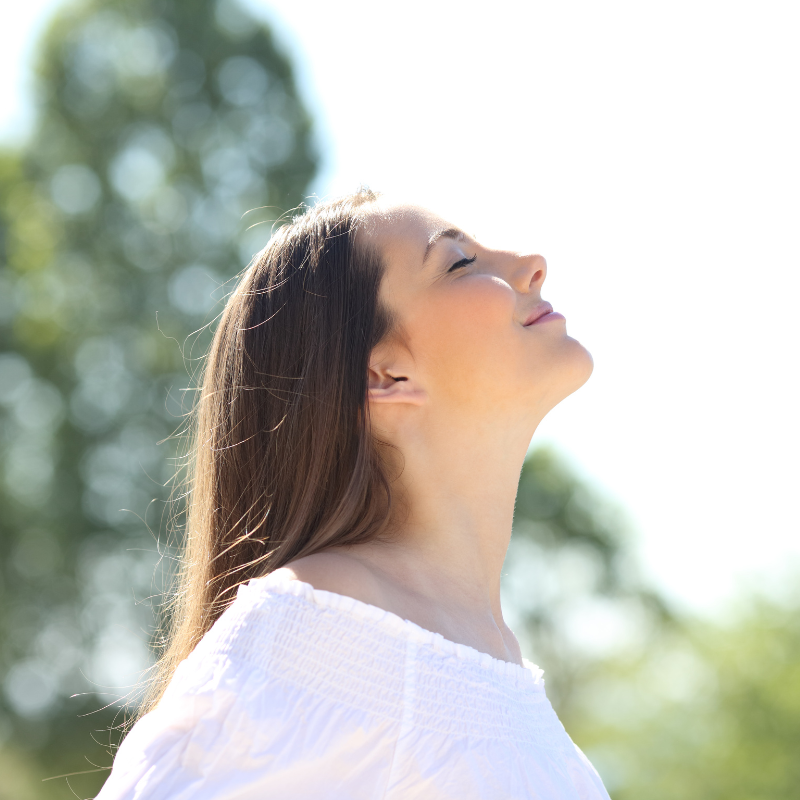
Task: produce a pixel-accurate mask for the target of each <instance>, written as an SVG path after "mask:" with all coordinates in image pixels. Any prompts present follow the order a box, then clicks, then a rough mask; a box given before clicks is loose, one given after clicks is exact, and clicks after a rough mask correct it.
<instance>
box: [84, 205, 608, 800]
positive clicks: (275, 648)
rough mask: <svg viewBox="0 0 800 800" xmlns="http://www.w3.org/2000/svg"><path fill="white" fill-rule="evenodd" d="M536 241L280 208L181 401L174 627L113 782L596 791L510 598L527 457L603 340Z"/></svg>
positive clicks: (330, 790)
mask: <svg viewBox="0 0 800 800" xmlns="http://www.w3.org/2000/svg"><path fill="white" fill-rule="evenodd" d="M545 273H546V265H545V261H544V259H543V258H542V257H541V256H538V255H533V256H522V255H518V254H516V253H512V252H505V251H499V250H492V249H488V248H486V247H483V246H482V245H480V244H479V243H478V242H477V241H475V239H473V238H472V237H471V236H469V235H468V234H466V233H464V232H463V231H461V230H459V229H457V228H455V227H454V226H452V225H451V224H449V223H448V222H446V221H445V220H442V219H440V218H439V217H438V216H436V215H435V214H433V213H431V212H429V211H427V210H425V209H422V208H419V207H416V206H412V205H404V204H398V203H390V202H388V201H386V200H385V199H382V198H378V197H376V196H375V195H374V194H372V193H370V192H368V191H360V192H358V193H356V194H354V195H352V196H349V197H346V198H344V199H342V200H339V201H335V202H331V203H324V204H320V205H318V206H316V207H315V208H313V209H311V210H309V211H308V212H307V213H305V214H304V215H303V216H301V217H300V218H299V219H296V220H294V221H293V222H292V223H291V224H289V225H286V226H285V227H283V228H281V229H280V230H279V231H278V232H277V234H276V235H275V236H274V237H273V239H272V240H271V242H270V243H269V244H268V245H267V247H266V248H265V250H264V251H263V252H262V253H261V254H260V255H259V257H258V258H257V259H256V261H255V262H254V263H253V264H252V265H251V266H250V267H249V268H248V270H247V271H246V272H245V273H244V276H243V277H242V279H241V281H240V283H239V285H238V287H237V288H236V290H235V291H234V293H233V295H232V296H231V297H230V299H229V301H228V303H227V306H226V308H225V310H224V312H223V314H222V317H221V320H220V324H219V327H218V329H217V331H216V334H215V338H214V342H213V345H212V348H211V351H210V353H209V356H208V359H207V363H206V367H205V375H204V383H203V390H202V396H201V399H200V400H199V402H198V406H197V409H196V439H195V447H194V451H193V458H194V462H193V463H194V467H193V472H192V476H191V492H190V508H189V517H188V524H187V528H188V543H187V552H186V553H185V559H184V573H183V576H182V580H181V584H180V590H179V592H178V594H177V605H176V607H175V609H174V614H173V618H174V620H175V622H174V627H173V631H172V635H171V641H170V644H169V647H168V649H167V651H166V654H165V656H164V658H163V659H162V661H161V662H160V665H159V669H160V673H159V676H158V678H157V680H156V681H155V683H154V688H153V692H152V696H151V698H150V700H149V702H148V704H147V705H146V710H148V713H146V715H145V716H143V717H142V718H141V719H140V720H139V721H138V723H137V724H136V725H135V726H134V728H133V729H132V731H131V733H130V734H129V735H128V737H127V739H126V740H125V741H124V742H123V744H122V746H121V747H120V750H119V752H118V754H117V757H116V761H115V765H114V769H113V772H112V774H111V776H110V778H109V780H108V781H107V783H106V785H105V787H104V789H103V791H102V792H101V794H100V795H99V797H100V798H101V800H112V799H114V798H148V800H156V798H172V799H173V800H177V799H178V798H180V799H181V800H182V799H183V798H215V799H218V800H222V799H223V798H348V799H350V800H352V799H353V798H387V799H388V798H426V799H427V798H430V800H435V799H436V798H459V800H469V799H471V798H501V797H502V798H506V797H513V798H528V797H531V798H543V799H546V800H555V799H556V798H558V800H568V799H571V798H584V799H588V798H607V794H606V792H605V790H604V789H603V786H602V782H601V781H600V778H599V777H598V775H597V773H596V772H595V771H594V769H593V768H592V767H591V765H590V764H589V763H588V761H587V760H586V759H585V757H584V756H583V754H582V753H581V752H580V751H579V750H578V749H577V748H576V747H575V746H574V745H573V744H572V742H571V741H570V739H569V737H568V736H567V734H566V733H565V731H564V729H563V727H562V726H561V724H560V723H559V721H558V719H557V718H556V716H555V714H554V712H553V710H552V708H551V706H550V704H549V702H548V700H547V698H546V696H545V694H544V689H543V682H542V678H541V675H542V673H541V671H540V670H539V669H538V668H537V667H535V666H534V665H533V664H531V663H529V662H527V661H525V660H524V659H523V658H522V655H521V653H520V648H519V645H518V643H517V640H516V638H515V637H514V634H513V633H512V632H511V631H510V630H509V629H508V627H507V626H506V624H505V623H504V621H503V615H502V611H501V608H500V573H501V568H502V564H503V560H504V557H505V553H506V549H507V546H508V543H509V538H510V536H511V521H512V516H513V510H514V500H515V496H516V489H517V482H518V479H519V474H520V470H521V467H522V462H523V459H524V457H525V454H526V451H527V448H528V445H529V443H530V440H531V437H532V435H533V433H534V431H535V430H536V427H537V425H538V424H539V422H540V421H541V419H542V418H543V417H544V415H545V414H546V413H547V412H548V411H549V410H550V409H551V408H553V406H555V405H556V404H557V403H558V402H559V401H560V400H562V399H563V398H565V397H566V396H567V395H569V394H570V393H571V392H573V391H575V390H576V389H577V388H578V387H579V386H581V384H583V383H584V382H585V381H586V379H587V378H588V377H589V374H590V373H591V369H592V361H591V357H590V356H589V354H588V353H587V351H586V350H585V349H584V348H583V347H582V346H581V345H580V344H579V343H578V342H577V341H575V340H574V339H571V338H570V337H569V336H567V333H566V324H565V321H564V318H563V317H562V316H561V315H560V314H557V313H554V312H553V310H552V307H551V306H550V304H549V303H547V302H545V301H544V300H542V297H541V289H542V283H543V282H544V278H545Z"/></svg>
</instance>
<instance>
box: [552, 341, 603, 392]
mask: <svg viewBox="0 0 800 800" xmlns="http://www.w3.org/2000/svg"><path fill="white" fill-rule="evenodd" d="M593 369H594V359H593V358H592V354H591V353H590V352H589V351H588V350H587V349H586V348H585V347H584V346H583V345H582V344H581V343H580V342H579V341H578V340H577V339H573V338H572V337H571V336H567V337H566V338H565V340H564V345H563V347H561V348H559V353H558V368H557V378H556V380H555V381H554V382H553V385H554V386H558V390H557V398H555V402H554V403H553V405H557V404H558V403H560V402H561V401H562V400H563V399H564V398H565V397H569V396H570V395H571V394H572V393H573V392H576V391H577V390H578V389H580V388H581V386H583V384H584V383H586V381H588V380H589V376H590V375H591V374H592V370H593Z"/></svg>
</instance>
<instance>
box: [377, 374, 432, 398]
mask: <svg viewBox="0 0 800 800" xmlns="http://www.w3.org/2000/svg"><path fill="white" fill-rule="evenodd" d="M425 398H426V395H425V392H423V391H422V390H421V389H418V388H417V386H416V385H415V383H414V381H413V380H409V379H408V378H407V377H406V376H396V377H395V376H392V375H389V373H388V372H386V371H385V370H380V371H378V370H374V369H370V371H369V388H368V391H367V399H368V400H369V402H370V403H406V404H408V405H414V406H421V405H423V403H424V402H425Z"/></svg>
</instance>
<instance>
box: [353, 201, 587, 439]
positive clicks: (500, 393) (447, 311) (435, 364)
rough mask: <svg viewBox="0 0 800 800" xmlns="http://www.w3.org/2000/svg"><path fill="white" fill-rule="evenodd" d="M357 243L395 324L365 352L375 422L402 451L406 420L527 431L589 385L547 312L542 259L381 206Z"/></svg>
mask: <svg viewBox="0 0 800 800" xmlns="http://www.w3.org/2000/svg"><path fill="white" fill-rule="evenodd" d="M360 237H361V241H365V242H368V243H369V244H370V245H371V246H372V247H374V248H376V249H377V250H378V251H379V252H380V253H381V256H382V259H383V262H384V277H383V281H382V285H381V293H380V298H381V301H382V302H383V304H384V305H385V306H386V307H387V308H388V309H390V310H391V312H392V314H393V316H394V319H395V326H394V330H393V332H392V333H391V334H390V335H389V336H387V337H385V338H384V339H383V341H382V342H381V343H379V344H378V345H377V347H376V348H375V349H374V351H373V354H372V359H371V364H370V366H371V370H370V400H371V405H372V416H373V418H374V420H375V422H376V424H378V425H379V426H380V428H381V430H382V432H384V434H385V435H387V437H388V438H389V440H390V441H391V442H392V444H394V445H396V446H397V447H398V448H399V449H400V450H402V449H403V443H402V441H398V439H397V434H396V433H395V432H394V431H396V430H398V428H397V426H398V425H400V428H399V430H407V428H408V423H407V419H406V418H407V417H409V416H411V417H414V416H416V417H417V418H419V419H423V418H429V419H431V420H432V422H433V425H432V426H431V427H435V429H436V430H441V429H442V426H443V425H445V420H447V421H448V422H447V423H446V425H447V426H448V427H451V426H453V425H455V426H460V428H461V430H463V431H464V433H465V435H468V436H469V435H472V431H474V426H475V425H476V424H479V425H486V424H488V423H489V422H490V421H491V422H492V423H495V422H497V423H498V424H502V421H503V420H505V421H506V422H512V421H513V422H514V423H518V427H519V429H520V430H523V429H529V430H530V434H531V435H532V434H533V430H534V429H535V427H536V424H537V423H538V422H539V420H541V418H542V417H543V416H544V415H545V414H546V413H547V412H548V411H549V410H550V409H551V408H553V406H555V405H556V404H557V403H558V402H560V401H561V400H562V399H563V398H564V397H566V396H567V395H569V394H570V393H572V392H573V391H575V389H577V388H578V387H579V386H580V385H582V384H583V383H584V382H585V381H586V379H587V378H588V377H589V374H590V373H591V369H592V361H591V356H590V355H589V354H588V352H587V351H586V350H585V349H584V348H583V347H582V346H581V345H580V344H579V343H578V342H577V341H576V340H575V339H572V338H570V337H569V336H567V331H566V321H565V320H564V318H563V317H562V316H561V315H560V314H552V313H550V314H546V313H545V312H548V311H552V308H551V307H550V306H549V304H548V303H546V302H545V301H544V300H543V299H542V295H541V291H542V283H543V282H544V279H545V275H546V272H547V266H546V263H545V260H544V259H543V258H542V257H541V256H539V255H520V254H518V253H514V252H509V251H503V250H496V249H490V248H488V247H484V246H482V245H481V244H480V243H479V242H477V241H476V240H475V238H474V237H472V236H470V235H469V234H467V233H465V232H463V231H461V230H460V229H459V228H457V227H456V226H454V225H453V224H451V223H450V222H449V221H447V220H444V219H442V218H440V217H439V216H437V215H436V214H433V213H432V212H430V211H428V210H426V209H424V208H420V207H419V206H414V205H408V204H399V203H391V202H388V201H386V200H385V199H380V200H378V201H377V202H376V203H373V204H372V205H371V206H370V208H369V210H368V213H367V220H366V224H365V225H364V231H363V233H362V234H361V235H360ZM543 315H544V316H543ZM537 318H538V319H537ZM534 319H536V320H537V321H536V323H535V324H526V323H530V322H532V321H533V320H534ZM527 444H528V442H525V443H524V445H525V446H527Z"/></svg>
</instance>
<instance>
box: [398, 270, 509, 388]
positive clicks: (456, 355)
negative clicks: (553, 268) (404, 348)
mask: <svg viewBox="0 0 800 800" xmlns="http://www.w3.org/2000/svg"><path fill="white" fill-rule="evenodd" d="M515 306H516V293H515V292H514V290H513V289H512V288H511V287H510V286H509V285H508V284H507V283H505V282H504V281H501V280H499V279H498V278H495V277H492V276H488V275H475V276H469V277H468V278H464V279H462V280H456V281H452V282H451V283H449V284H447V285H445V286H442V287H441V289H440V290H438V291H432V292H430V293H429V294H428V295H427V296H426V297H425V298H424V299H422V300H421V301H420V302H419V303H418V304H416V306H415V309H414V313H413V317H412V318H411V319H409V326H408V328H409V329H408V333H409V338H410V339H411V342H410V344H411V351H412V352H413V353H415V355H416V357H417V358H418V359H419V362H420V366H421V367H422V368H423V369H424V371H425V372H426V373H427V377H428V379H429V380H436V382H437V383H441V384H442V385H444V386H446V387H447V388H448V390H449V391H455V392H458V391H469V392H473V393H474V391H475V389H476V382H477V383H478V384H484V383H485V382H490V383H491V382H495V383H496V382H497V380H498V379H499V377H500V376H502V375H508V369H509V367H510V366H511V364H509V363H508V362H509V361H510V360H511V359H512V358H513V357H514V356H515V351H516V348H515V346H514V341H515V336H516V335H517V334H518V332H517V331H516V330H515V329H516V327H517V326H516V322H515V319H514V313H515Z"/></svg>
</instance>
